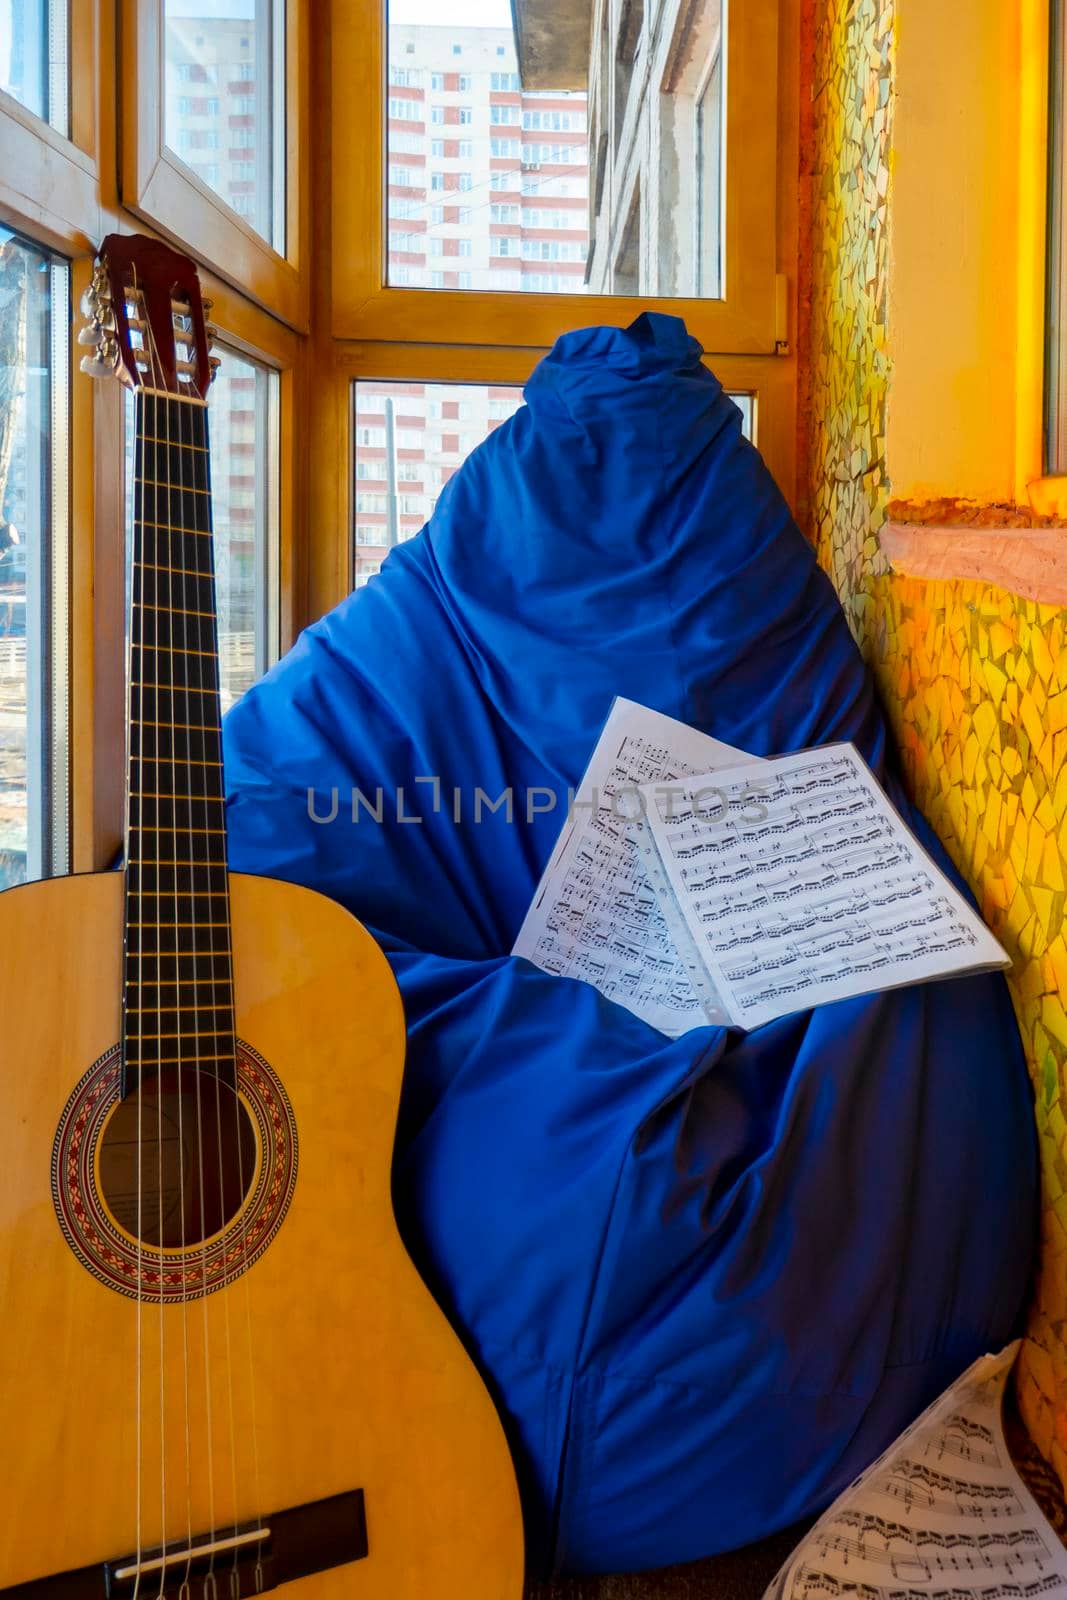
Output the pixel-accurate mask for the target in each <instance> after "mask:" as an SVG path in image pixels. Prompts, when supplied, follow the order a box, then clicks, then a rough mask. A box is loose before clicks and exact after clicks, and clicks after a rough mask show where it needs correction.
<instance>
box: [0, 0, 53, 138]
mask: <svg viewBox="0 0 1067 1600" xmlns="http://www.w3.org/2000/svg"><path fill="white" fill-rule="evenodd" d="M0 89H2V90H3V91H4V93H5V94H9V95H11V96H12V97H13V98H14V99H16V100H17V101H18V102H19V104H20V105H24V106H25V107H26V108H27V110H29V111H32V112H33V113H34V114H35V115H36V116H38V117H43V118H44V120H45V121H46V122H50V123H51V124H52V126H53V128H57V129H58V130H59V132H60V133H62V134H66V133H67V132H69V101H70V90H69V75H68V65H67V0H0Z"/></svg>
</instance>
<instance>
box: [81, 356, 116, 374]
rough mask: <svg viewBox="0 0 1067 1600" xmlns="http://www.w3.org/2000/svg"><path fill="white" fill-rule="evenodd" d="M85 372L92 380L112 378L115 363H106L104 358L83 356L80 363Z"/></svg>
mask: <svg viewBox="0 0 1067 1600" xmlns="http://www.w3.org/2000/svg"><path fill="white" fill-rule="evenodd" d="M79 365H80V366H81V369H82V371H83V372H87V373H88V374H89V376H90V378H110V377H111V374H112V373H113V372H114V370H115V363H114V361H106V360H105V359H104V358H103V356H99V355H95V356H82V358H81V361H80V363H79Z"/></svg>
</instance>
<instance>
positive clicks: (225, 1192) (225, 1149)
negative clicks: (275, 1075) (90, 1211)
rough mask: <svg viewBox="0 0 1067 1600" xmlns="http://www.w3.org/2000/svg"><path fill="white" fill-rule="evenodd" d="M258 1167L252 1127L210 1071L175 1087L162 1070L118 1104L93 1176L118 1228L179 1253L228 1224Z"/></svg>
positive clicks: (173, 1075)
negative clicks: (96, 1173) (96, 1171)
mask: <svg viewBox="0 0 1067 1600" xmlns="http://www.w3.org/2000/svg"><path fill="white" fill-rule="evenodd" d="M255 1167H256V1137H255V1132H254V1130H253V1126H252V1120H251V1118H250V1117H249V1115H248V1112H247V1111H246V1110H245V1107H244V1105H243V1104H242V1103H241V1100H240V1099H239V1097H238V1096H237V1095H236V1094H235V1093H234V1092H233V1090H232V1089H230V1088H227V1087H226V1085H225V1084H222V1083H220V1082H219V1080H218V1079H217V1078H215V1077H214V1076H213V1075H211V1074H210V1073H207V1072H201V1073H196V1072H195V1071H193V1070H192V1069H191V1068H183V1069H182V1072H181V1075H180V1081H179V1075H178V1073H177V1071H176V1070H175V1069H174V1068H165V1069H164V1070H163V1072H162V1073H161V1074H160V1075H158V1076H152V1077H147V1078H146V1079H145V1081H144V1082H143V1084H142V1085H141V1086H140V1087H139V1088H137V1089H135V1090H134V1091H133V1093H131V1094H130V1095H128V1096H127V1097H126V1099H125V1100H121V1101H119V1103H118V1104H117V1105H116V1107H115V1109H114V1111H113V1112H112V1114H111V1116H110V1117H109V1118H108V1121H107V1124H106V1126H105V1127H104V1129H103V1132H102V1134H101V1138H100V1149H99V1165H98V1169H97V1170H98V1173H99V1183H100V1190H101V1194H102V1197H103V1199H104V1201H105V1203H106V1205H107V1208H108V1210H109V1211H110V1213H111V1215H112V1216H113V1217H114V1219H115V1221H116V1222H117V1223H118V1224H119V1226H120V1227H121V1228H124V1229H125V1230H126V1232H127V1233H129V1234H132V1235H133V1237H134V1238H135V1239H140V1241H141V1243H142V1244H144V1245H146V1246H150V1247H152V1248H155V1249H158V1248H159V1247H160V1246H162V1247H163V1248H164V1249H180V1248H183V1247H191V1246H195V1245H198V1244H200V1243H202V1242H203V1240H205V1239H210V1238H211V1237H212V1235H214V1234H216V1233H219V1232H221V1230H222V1229H223V1228H225V1227H226V1226H227V1224H228V1223H230V1222H232V1220H233V1218H234V1217H235V1216H236V1215H237V1213H238V1211H239V1210H240V1209H241V1206H242V1205H243V1203H244V1200H245V1197H246V1195H247V1194H248V1192H249V1189H250V1188H251V1184H252V1178H253V1175H254V1173H255ZM138 1178H140V1182H138Z"/></svg>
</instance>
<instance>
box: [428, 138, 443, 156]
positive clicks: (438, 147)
mask: <svg viewBox="0 0 1067 1600" xmlns="http://www.w3.org/2000/svg"><path fill="white" fill-rule="evenodd" d="M444 153H445V141H444V140H443V139H431V140H430V154H431V155H432V156H443V155H444Z"/></svg>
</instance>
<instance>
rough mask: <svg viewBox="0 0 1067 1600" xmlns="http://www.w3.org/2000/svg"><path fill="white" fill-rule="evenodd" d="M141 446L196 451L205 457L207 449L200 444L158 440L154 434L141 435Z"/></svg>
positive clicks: (175, 440) (177, 440)
mask: <svg viewBox="0 0 1067 1600" xmlns="http://www.w3.org/2000/svg"><path fill="white" fill-rule="evenodd" d="M141 443H142V444H161V445H165V446H166V447H167V449H169V450H196V451H197V452H198V453H199V454H200V455H202V456H206V455H207V453H208V452H207V449H206V447H205V446H204V445H202V444H183V443H182V442H181V440H179V439H159V438H157V437H156V436H155V435H154V434H151V433H142V435H141Z"/></svg>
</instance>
